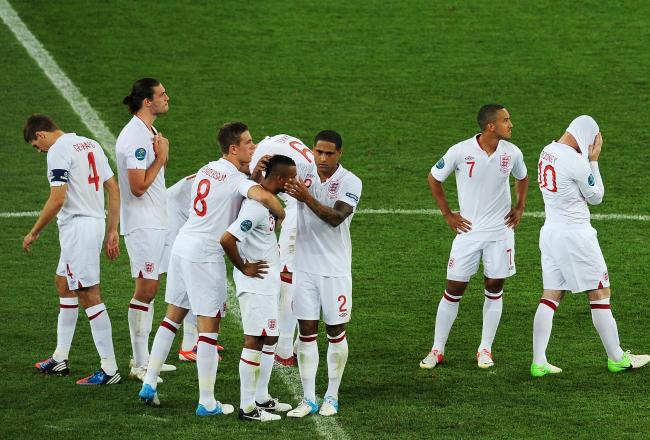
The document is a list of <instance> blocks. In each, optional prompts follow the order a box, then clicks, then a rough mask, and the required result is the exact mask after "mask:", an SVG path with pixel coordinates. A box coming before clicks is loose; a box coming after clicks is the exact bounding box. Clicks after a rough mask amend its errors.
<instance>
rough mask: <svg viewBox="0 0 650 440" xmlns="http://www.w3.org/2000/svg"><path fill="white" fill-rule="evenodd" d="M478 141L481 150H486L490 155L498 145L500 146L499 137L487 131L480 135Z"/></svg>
mask: <svg viewBox="0 0 650 440" xmlns="http://www.w3.org/2000/svg"><path fill="white" fill-rule="evenodd" d="M476 142H478V146H479V147H481V150H483V151H485V152H486V153H487V154H488V156H490V155H492V153H494V152H495V151H497V147H498V146H499V138H497V137H495V136H491V135H490V134H489V133H485V132H484V133H481V134H479V135H478V137H477V138H476Z"/></svg>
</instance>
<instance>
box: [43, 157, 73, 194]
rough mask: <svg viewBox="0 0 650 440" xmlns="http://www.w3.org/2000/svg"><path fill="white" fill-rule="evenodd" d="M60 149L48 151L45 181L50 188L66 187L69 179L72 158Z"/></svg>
mask: <svg viewBox="0 0 650 440" xmlns="http://www.w3.org/2000/svg"><path fill="white" fill-rule="evenodd" d="M65 153H66V151H64V150H63V149H62V148H56V149H50V151H49V152H48V154H47V180H48V181H49V182H50V186H62V185H66V184H67V183H68V181H69V178H70V169H71V168H72V158H71V157H70V155H68V154H65Z"/></svg>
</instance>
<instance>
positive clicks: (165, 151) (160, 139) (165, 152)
mask: <svg viewBox="0 0 650 440" xmlns="http://www.w3.org/2000/svg"><path fill="white" fill-rule="evenodd" d="M153 151H154V153H156V157H160V158H161V159H163V160H164V161H165V163H167V160H168V159H169V139H167V138H166V137H165V136H163V135H162V133H160V132H159V133H157V134H156V135H155V136H154V138H153Z"/></svg>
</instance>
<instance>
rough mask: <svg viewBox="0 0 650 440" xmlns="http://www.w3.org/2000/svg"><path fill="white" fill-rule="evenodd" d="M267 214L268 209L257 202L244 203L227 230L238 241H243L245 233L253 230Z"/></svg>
mask: <svg viewBox="0 0 650 440" xmlns="http://www.w3.org/2000/svg"><path fill="white" fill-rule="evenodd" d="M268 216H269V211H268V209H266V208H265V207H264V205H261V204H259V203H244V204H242V207H241V209H240V210H239V215H238V216H237V219H235V221H234V222H232V224H231V225H230V226H228V229H227V231H228V232H230V233H231V234H232V235H234V236H235V238H237V240H239V241H244V240H245V239H246V235H247V234H249V233H250V232H252V231H254V230H255V228H257V227H258V226H259V225H261V224H262V223H263V222H264V221H265V220H266V219H267V218H268Z"/></svg>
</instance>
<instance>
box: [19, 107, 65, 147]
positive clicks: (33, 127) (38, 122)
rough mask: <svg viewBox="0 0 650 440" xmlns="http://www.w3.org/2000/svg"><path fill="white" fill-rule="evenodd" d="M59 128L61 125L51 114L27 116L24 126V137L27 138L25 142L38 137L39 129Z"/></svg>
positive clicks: (53, 129) (54, 129)
mask: <svg viewBox="0 0 650 440" xmlns="http://www.w3.org/2000/svg"><path fill="white" fill-rule="evenodd" d="M57 130H59V126H58V125H56V123H54V121H53V120H52V118H50V117H49V116H47V115H38V114H37V115H31V116H30V117H29V118H27V120H26V121H25V125H24V126H23V137H24V138H25V142H31V141H33V140H35V139H36V132H37V131H49V132H54V131H57Z"/></svg>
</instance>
